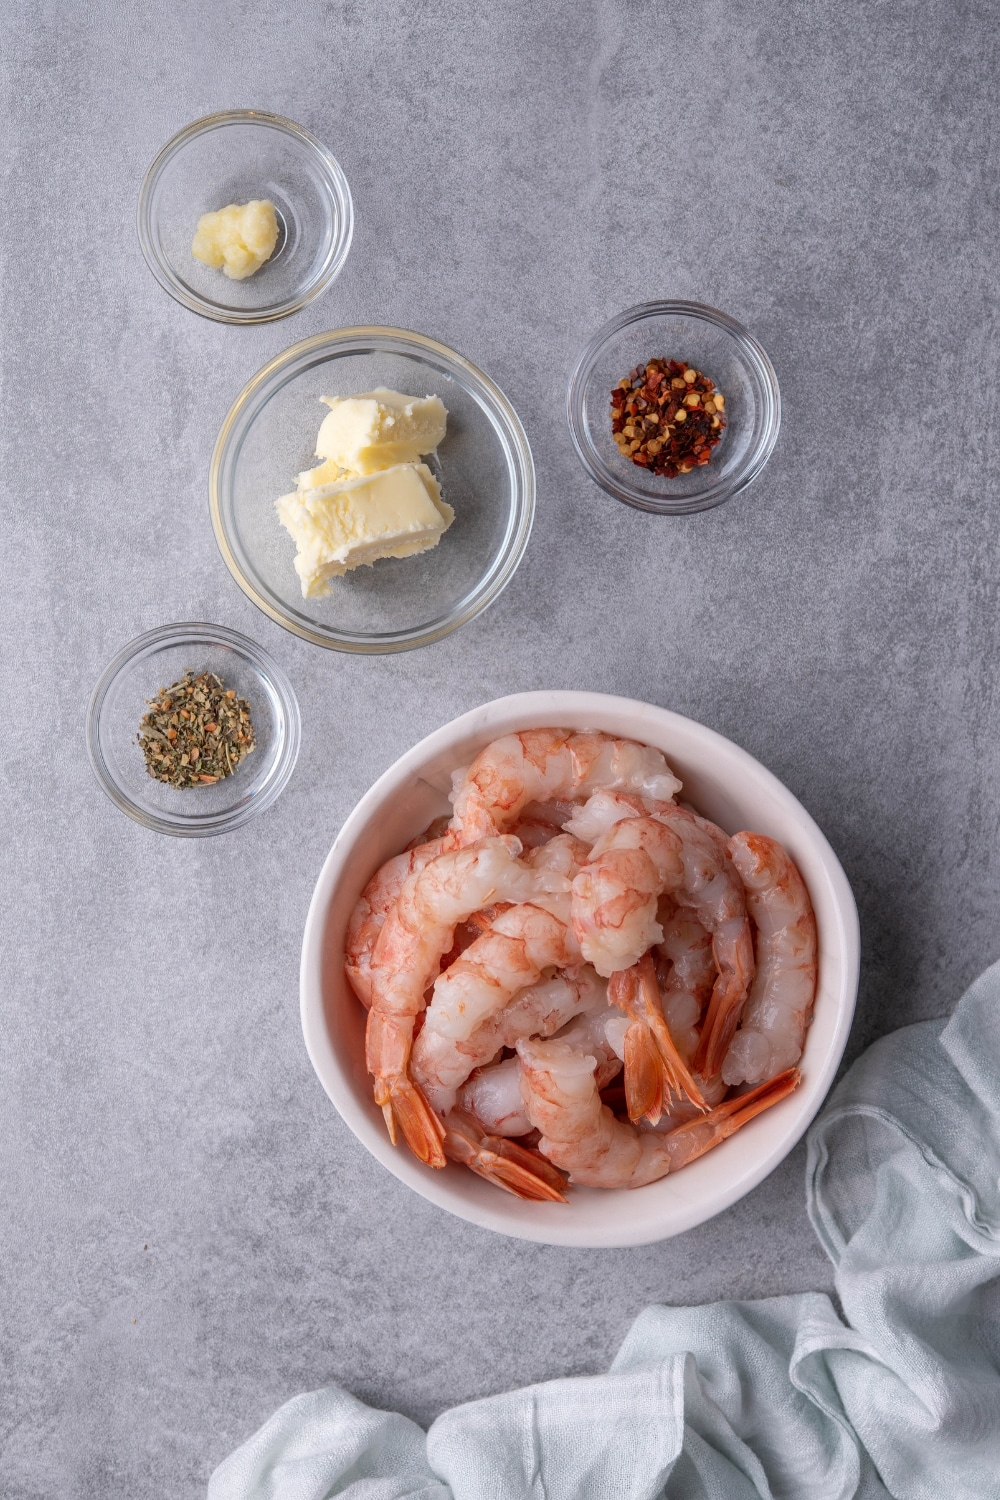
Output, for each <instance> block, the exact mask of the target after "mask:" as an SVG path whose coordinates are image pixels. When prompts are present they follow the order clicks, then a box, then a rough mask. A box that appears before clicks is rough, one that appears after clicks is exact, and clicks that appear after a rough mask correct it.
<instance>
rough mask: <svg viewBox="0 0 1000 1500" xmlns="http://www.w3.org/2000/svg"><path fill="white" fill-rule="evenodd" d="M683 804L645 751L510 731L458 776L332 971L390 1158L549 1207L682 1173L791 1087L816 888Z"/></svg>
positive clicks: (640, 746)
mask: <svg viewBox="0 0 1000 1500" xmlns="http://www.w3.org/2000/svg"><path fill="white" fill-rule="evenodd" d="M556 696H558V695H556ZM683 790H684V789H683V787H682V782H681V779H680V778H679V777H678V776H677V775H676V774H675V771H674V769H673V768H672V767H671V765H670V764H669V763H668V761H667V759H666V757H665V755H664V754H663V752H662V751H660V750H658V749H656V748H655V747H653V746H650V745H647V744H644V743H642V742H641V741H639V740H630V739H627V738H624V737H622V736H619V735H614V734H611V733H608V732H605V731H602V730H576V729H568V728H559V727H555V728H544V727H543V728H536V729H531V730H526V731H523V732H520V733H518V732H513V733H508V734H504V735H501V736H500V737H499V738H497V739H496V740H494V741H492V742H490V743H489V744H487V745H485V746H484V747H483V748H482V749H481V750H480V751H479V753H478V754H477V755H476V756H475V757H474V759H473V760H472V762H471V764H470V765H468V766H467V767H466V768H464V769H460V770H458V771H457V772H456V774H455V776H454V782H453V788H452V795H451V803H452V816H451V818H450V820H449V821H448V823H447V826H444V827H442V826H440V825H435V827H434V828H433V829H430V830H428V836H427V838H426V839H424V840H423V841H421V840H417V841H415V843H414V844H413V845H412V846H410V847H409V848H407V849H406V850H404V851H403V852H402V853H401V854H395V855H393V856H392V857H391V858H390V859H389V860H387V861H386V862H385V863H384V864H383V865H381V866H380V867H379V869H378V870H376V871H375V873H374V874H373V876H372V877H371V879H370V881H369V882H368V883H367V885H366V887H365V889H364V891H363V892H362V894H361V896H360V898H359V899H358V902H357V905H356V908H355V911H354V913H353V916H352V917H351V919H350V921H349V923H348V927H347V939H346V942H345V951H344V973H345V975H346V978H347V981H348V983H349V984H350V985H351V987H352V989H353V991H354V993H355V994H356V996H357V1000H358V1003H359V1005H363V1006H364V1007H365V1008H366V1009H367V1011H368V1016H367V1023H366V1026H367V1067H368V1071H369V1074H370V1076H371V1079H372V1095H373V1097H374V1100H375V1102H376V1104H377V1105H378V1106H379V1108H380V1110H381V1112H382V1114H383V1117H384V1119H385V1123H386V1129H387V1131H388V1134H389V1137H390V1140H391V1141H392V1142H393V1144H397V1143H398V1147H399V1149H402V1150H409V1151H411V1152H412V1153H413V1154H414V1155H415V1156H416V1157H417V1159H418V1160H419V1161H420V1162H421V1163H422V1164H423V1166H424V1167H426V1168H430V1169H431V1170H440V1169H441V1168H444V1167H446V1166H447V1164H448V1163H452V1164H457V1165H458V1166H459V1167H462V1168H465V1169H468V1170H470V1171H472V1172H473V1173H475V1174H476V1175H477V1176H479V1177H481V1178H483V1179H485V1180H486V1181H487V1182H489V1183H491V1184H492V1185H493V1186H495V1187H496V1188H498V1189H500V1190H502V1191H504V1192H506V1193H508V1194H512V1195H513V1196H515V1197H517V1198H522V1199H525V1200H528V1201H531V1202H533V1203H535V1204H537V1205H539V1206H542V1205H544V1208H543V1209H542V1211H544V1212H552V1213H558V1212H563V1211H565V1210H564V1209H562V1207H561V1205H563V1204H564V1203H565V1202H566V1201H567V1200H568V1199H569V1198H571V1196H572V1191H573V1189H574V1188H624V1189H641V1188H643V1187H646V1186H648V1185H649V1184H651V1183H655V1182H657V1181H659V1180H660V1179H661V1178H663V1177H665V1176H667V1175H669V1174H673V1173H676V1172H679V1171H681V1170H683V1169H684V1168H685V1167H686V1166H688V1164H689V1163H692V1162H694V1161H696V1160H698V1159H700V1158H701V1157H702V1156H704V1155H705V1154H706V1153H707V1152H709V1151H712V1150H714V1149H716V1148H718V1147H720V1146H721V1145H722V1143H723V1142H724V1141H727V1140H728V1139H730V1138H731V1137H732V1136H733V1135H734V1134H735V1133H736V1132H738V1131H740V1130H742V1129H743V1128H744V1127H745V1126H747V1125H748V1124H749V1123H750V1122H751V1121H752V1120H755V1119H757V1118H759V1116H760V1115H761V1114H763V1113H764V1112H766V1111H767V1110H768V1109H770V1108H772V1107H774V1106H776V1105H779V1104H781V1103H782V1101H784V1100H786V1099H787V1098H788V1097H789V1096H790V1095H791V1094H792V1093H794V1092H795V1091H796V1090H797V1089H798V1088H799V1086H800V1084H801V1082H802V1074H801V1072H800V1070H799V1067H798V1064H799V1061H800V1059H801V1056H802V1051H803V1047H804V1045H805V1040H806V1036H807V1033H808V1029H809V1025H810V1020H811V1016H812V1010H813V1004H814V999H815V994H816V986H817V971H818V942H817V927H816V921H815V917H814V914H813V908H812V903H811V899H810V895H809V890H808V887H807V885H806V883H805V880H804V879H803V878H802V875H801V872H800V871H799V870H798V868H797V867H796V865H795V862H794V860H793V859H792V857H791V855H790V854H789V852H788V851H787V850H786V849H785V848H783V846H782V845H781V844H780V843H779V842H778V841H776V840H775V839H773V838H769V837H768V836H767V835H765V834H763V833H757V832H753V831H751V830H747V829H743V830H738V831H736V832H734V833H733V834H729V833H727V832H726V831H725V830H723V829H722V828H721V827H720V826H718V825H717V824H715V823H714V822H711V821H710V820H708V819H706V818H705V817H703V816H702V815H701V814H700V813H699V811H698V810H697V809H696V808H695V807H692V806H690V805H688V804H687V802H686V801H684V800H680V799H681V797H682V793H683ZM411 826H412V825H411ZM450 1170H454V1165H453V1166H452V1167H451V1168H450Z"/></svg>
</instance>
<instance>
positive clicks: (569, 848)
mask: <svg viewBox="0 0 1000 1500" xmlns="http://www.w3.org/2000/svg"><path fill="white" fill-rule="evenodd" d="M586 854H587V848H586V845H584V844H581V843H580V842H579V840H578V839H574V838H572V837H570V835H569V834H560V835H559V836H558V837H557V838H554V839H552V840H551V841H550V842H548V843H546V844H543V845H541V847H539V848H537V849H532V850H531V851H530V853H529V855H528V856H527V858H526V860H525V861H524V865H525V868H526V871H528V872H530V877H531V878H533V879H534V881H535V885H536V890H535V891H534V892H533V893H532V895H531V896H530V898H529V900H528V902H527V903H525V904H522V905H520V906H513V907H510V908H508V909H507V910H506V911H502V912H500V913H499V914H498V915H497V916H496V917H494V918H493V920H492V921H491V922H490V924H489V926H488V927H487V929H486V931H485V932H484V933H483V934H482V935H481V936H480V937H478V938H476V940H475V942H473V943H472V944H471V945H470V946H469V947H468V948H466V950H465V952H464V953H462V954H461V955H460V957H458V958H457V959H456V960H455V962H454V963H453V964H452V965H451V966H450V967H449V968H448V969H446V970H445V972H444V973H443V974H442V975H440V977H439V978H438V979H437V980H436V981H435V984H434V998H433V999H432V1001H431V1004H430V1006H429V1008H428V1011H427V1016H426V1018H425V1023H424V1031H429V1032H431V1033H435V1032H436V1033H440V1034H441V1035H442V1036H446V1037H450V1038H451V1039H453V1040H455V1041H465V1040H467V1039H468V1038H469V1037H470V1036H471V1035H472V1033H473V1032H474V1031H475V1029H476V1028H477V1027H478V1026H481V1025H482V1023H483V1022H484V1021H486V1020H488V1019H489V1017H490V1016H492V1015H494V1014H495V1013H496V1012H497V1011H498V1010H501V1009H502V1008H503V1007H504V1006H506V1005H507V1004H509V1002H510V1001H511V1000H512V999H513V997H514V996H515V995H516V994H518V993H519V992H520V991H521V990H524V989H527V988H528V986H529V985H532V984H535V983H537V981H538V980H539V979H540V978H541V977H542V974H543V973H544V971H545V970H546V969H563V968H566V967H568V966H571V965H574V964H578V963H579V962H580V950H579V948H578V947H577V942H576V938H575V937H574V935H573V929H572V927H571V925H570V920H569V918H570V894H569V893H570V885H571V882H572V878H573V876H574V875H575V874H576V872H577V870H578V869H579V868H580V862H581V860H582V859H583V858H584V857H585V856H586Z"/></svg>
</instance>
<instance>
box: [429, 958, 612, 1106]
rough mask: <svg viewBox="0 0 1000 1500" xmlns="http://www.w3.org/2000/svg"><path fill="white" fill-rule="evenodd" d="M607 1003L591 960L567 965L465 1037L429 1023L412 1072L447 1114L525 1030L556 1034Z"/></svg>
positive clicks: (519, 996)
mask: <svg viewBox="0 0 1000 1500" xmlns="http://www.w3.org/2000/svg"><path fill="white" fill-rule="evenodd" d="M606 1003H607V985H606V983H605V982H604V981H603V980H602V979H599V978H598V976H597V974H596V973H595V972H594V970H593V969H592V968H591V967H590V965H589V964H584V965H581V966H580V967H577V968H574V969H565V970H563V972H562V973H559V974H554V975H553V976H552V977H551V978H548V979H541V980H539V982H538V983H537V984H533V985H529V986H528V988H527V989H525V990H522V991H521V992H520V994H519V995H516V996H515V997H514V999H513V1000H512V1001H511V1002H510V1004H508V1005H505V1006H502V1007H501V1008H500V1009H499V1010H497V1011H495V1012H494V1013H493V1014H492V1015H490V1016H488V1017H487V1018H486V1020H485V1021H483V1022H482V1023H481V1024H480V1025H479V1026H477V1027H476V1029H475V1030H474V1031H473V1032H472V1034H471V1036H469V1037H467V1038H465V1039H464V1040H463V1039H457V1038H454V1037H450V1036H445V1035H444V1034H443V1033H442V1032H440V1031H436V1030H435V1029H434V1028H433V1027H432V1026H428V1025H427V1024H426V1023H425V1025H424V1026H423V1028H422V1030H421V1031H420V1032H419V1034H418V1036H417V1038H416V1041H415V1042H414V1044H413V1056H412V1059H411V1065H410V1071H411V1074H412V1077H413V1078H414V1079H415V1080H416V1082H417V1083H418V1084H419V1085H420V1087H421V1088H422V1089H423V1091H424V1093H425V1095H426V1096H427V1098H428V1100H429V1101H430V1103H431V1105H432V1106H433V1108H434V1109H435V1110H437V1112H438V1113H439V1114H447V1112H448V1111H449V1110H450V1109H451V1108H453V1106H454V1103H455V1094H456V1090H458V1089H460V1088H461V1087H462V1085H463V1084H464V1083H465V1081H466V1079H467V1078H468V1077H469V1075H470V1074H471V1073H472V1072H473V1070H474V1069H476V1068H481V1067H485V1066H486V1064H487V1063H491V1062H492V1061H493V1059H494V1058H496V1057H498V1056H499V1055H500V1053H501V1051H502V1050H503V1049H504V1048H505V1047H513V1046H514V1044H515V1043H516V1042H518V1041H519V1040H520V1038H521V1037H523V1036H542V1037H546V1036H552V1035H554V1033H555V1032H557V1031H558V1030H559V1029H560V1028H561V1027H563V1026H565V1025H566V1023H567V1021H570V1020H572V1018H573V1017H574V1016H575V1015H578V1014H579V1013H580V1012H581V1011H582V1010H587V1009H589V1008H591V1007H593V1006H596V1005H605V1004H606Z"/></svg>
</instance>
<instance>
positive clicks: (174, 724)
mask: <svg viewBox="0 0 1000 1500" xmlns="http://www.w3.org/2000/svg"><path fill="white" fill-rule="evenodd" d="M137 738H138V741H139V745H140V748H141V749H142V753H143V755H144V756H145V759H146V770H147V771H148V772H149V774H150V776H155V778H156V780H157V781H165V782H166V783H167V785H168V786H176V787H190V786H212V785H214V783H215V782H217V781H221V780H222V778H223V777H224V776H231V775H232V774H233V772H234V771H235V770H236V767H237V766H238V765H239V763H240V761H241V760H242V759H243V758H244V756H246V755H249V754H250V752H251V750H253V749H254V747H255V744H256V741H255V739H254V732H253V724H252V723H251V722H250V705H249V703H248V702H247V700H246V699H245V698H240V697H238V696H237V693H236V689H235V688H227V687H226V684H225V683H224V682H223V680H222V678H221V677H217V676H216V675H215V673H214V672H199V673H198V674H197V675H195V673H194V672H191V671H188V672H185V673H184V676H183V677H182V678H181V679H180V681H179V682H175V683H173V684H172V686H170V687H168V688H161V689H160V692H159V694H158V695H157V697H155V698H152V699H150V701H149V709H148V712H147V713H145V714H144V715H143V717H142V721H141V723H140V725H139V733H138V736H137Z"/></svg>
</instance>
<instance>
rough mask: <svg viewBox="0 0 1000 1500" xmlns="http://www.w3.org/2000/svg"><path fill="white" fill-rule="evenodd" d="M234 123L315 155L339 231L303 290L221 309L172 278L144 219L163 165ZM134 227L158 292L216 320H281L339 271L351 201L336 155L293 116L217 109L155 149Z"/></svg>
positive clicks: (349, 231)
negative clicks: (286, 138)
mask: <svg viewBox="0 0 1000 1500" xmlns="http://www.w3.org/2000/svg"><path fill="white" fill-rule="evenodd" d="M234 124H264V125H267V126H269V127H271V128H272V129H275V130H280V131H283V132H284V134H286V135H290V136H292V137H293V138H294V139H295V140H297V141H298V142H299V143H300V144H301V145H303V146H305V147H306V149H307V150H309V151H311V152H313V154H314V155H316V156H318V157H319V159H320V162H321V164H322V167H323V175H324V179H325V181H326V186H327V189H328V191H329V194H330V197H331V198H332V199H333V200H334V202H335V204H336V206H337V210H338V214H339V219H340V232H339V234H338V235H335V236H334V237H333V238H332V239H331V241H330V246H329V249H328V251H327V256H326V261H325V264H324V266H323V268H322V270H321V272H320V273H319V275H318V276H316V277H315V278H314V279H313V281H311V282H310V283H309V285H308V286H307V287H306V288H305V290H304V291H303V292H301V293H299V294H297V295H295V296H294V297H286V298H285V299H284V301H282V302H276V303H270V304H265V305H264V306H263V307H249V308H228V307H227V308H223V307H220V306H218V305H216V304H214V303H211V302H206V301H205V300H204V299H203V298H201V297H199V296H197V295H196V294H195V293H193V292H191V291H189V290H188V289H187V287H185V286H184V285H183V284H182V282H181V281H180V280H179V278H178V277H177V276H176V274H175V273H174V271H173V268H172V267H171V265H170V263H169V262H168V261H167V260H166V259H165V258H164V257H163V256H161V254H160V252H159V247H158V245H157V242H156V239H155V237H154V235H153V233H152V230H151V228H150V222H149V220H150V208H151V204H152V199H153V190H154V188H155V187H156V184H157V183H158V181H159V179H160V177H161V175H162V173H163V171H164V169H165V168H166V167H167V166H169V164H170V163H171V162H172V161H173V160H174V158H175V157H176V156H177V155H179V153H180V152H181V151H182V150H183V149H184V148H185V147H186V146H188V145H190V143H191V142H192V141H193V140H196V139H197V138H198V137H199V136H201V135H207V134H208V133H209V132H210V131H212V130H218V129H222V128H224V127H225V126H226V125H234ZM136 228H137V230H138V234H139V246H140V248H141V250H142V253H143V257H144V259H145V261H146V264H147V266H148V267H149V269H150V270H151V271H152V273H153V275H154V276H155V277H156V280H157V281H158V282H159V284H160V286H161V287H162V288H163V290H164V291H165V292H167V293H169V295H170V296H171V297H173V299H174V301H175V302H179V303H180V304H181V306H182V307H186V308H188V310H189V311H190V312H194V313H197V314H198V316H199V317H202V318H211V319H212V321H213V322H216V323H236V324H253V323H273V322H275V321H276V320H277V319H279V318H287V317H288V316H289V315H290V314H291V313H294V312H298V311H299V309H300V308H303V307H305V306H306V305H307V303H309V302H312V301H313V299H314V298H315V297H318V296H319V295H320V293H321V292H324V291H325V290H326V288H327V287H328V286H329V285H330V283H331V282H332V281H333V280H334V279H335V278H336V277H337V276H338V275H339V274H340V272H341V270H342V269H343V266H344V262H345V260H346V259H347V255H348V251H349V250H350V248H351V240H352V238H353V235H354V204H353V200H352V198H351V189H350V185H349V183H348V181H347V178H346V176H345V175H344V170H343V168H342V167H341V165H340V163H339V162H338V160H337V158H336V157H335V156H334V155H333V153H332V151H330V149H329V148H328V147H327V146H324V144H323V142H322V141H321V140H319V139H318V138H317V137H316V136H314V135H313V134H312V132H311V131H310V130H307V129H306V128H305V126H304V125H298V124H296V122H295V121H294V120H289V119H286V118H285V116H284V115H275V114H271V113H269V112H268V111H267V110H263V109H223V110H216V111H215V112H214V113H213V114H209V115H202V116H200V118H199V119H197V120H192V121H191V122H190V124H188V125H185V126H184V127H183V128H182V129H181V130H178V131H177V133H176V135H172V136H171V137H170V139H169V141H167V143H166V145H164V146H162V147H161V148H160V150H159V151H158V152H157V154H156V156H155V157H154V158H153V161H152V162H151V164H150V166H149V168H148V169H147V171H146V175H145V177H144V178H143V180H142V187H141V188H140V189H139V202H138V205H137V207H136Z"/></svg>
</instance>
